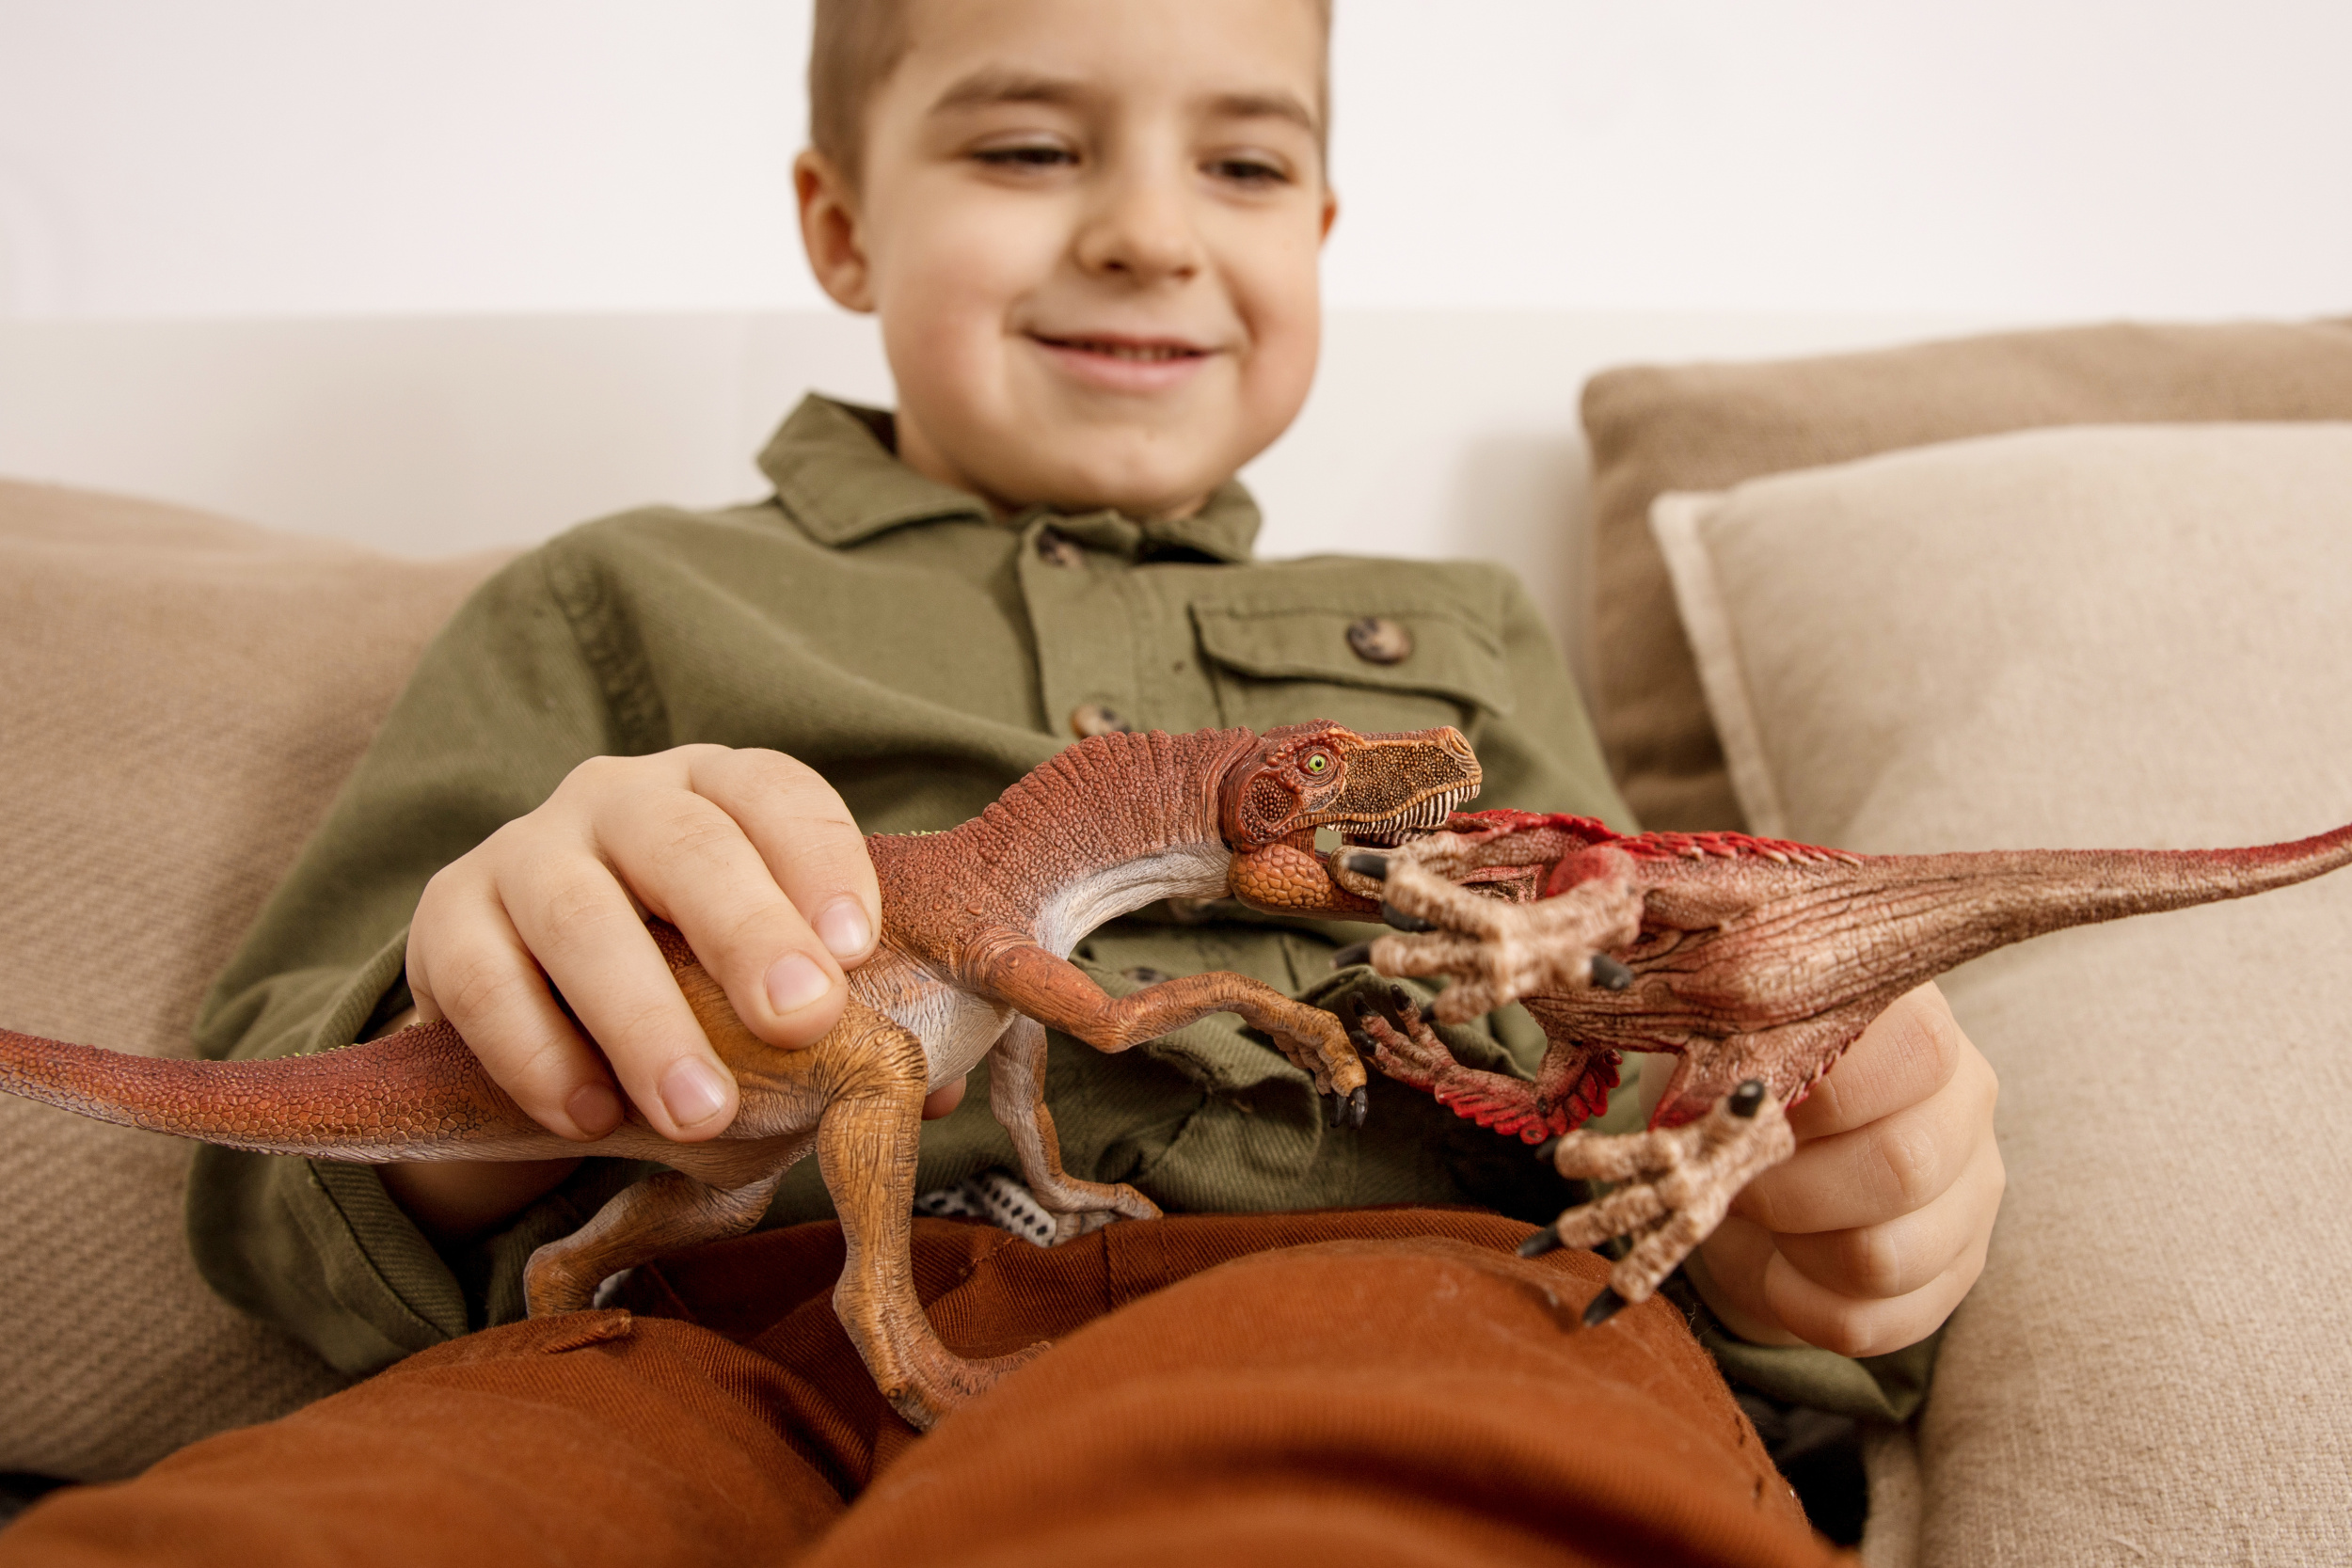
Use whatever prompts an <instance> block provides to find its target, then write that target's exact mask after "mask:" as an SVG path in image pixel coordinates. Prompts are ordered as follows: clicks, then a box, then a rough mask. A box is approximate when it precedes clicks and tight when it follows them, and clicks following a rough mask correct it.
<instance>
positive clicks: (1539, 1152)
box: [1535, 1134, 1562, 1165]
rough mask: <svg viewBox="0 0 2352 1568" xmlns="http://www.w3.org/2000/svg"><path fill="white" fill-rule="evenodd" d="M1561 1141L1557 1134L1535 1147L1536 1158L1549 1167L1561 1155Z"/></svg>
mask: <svg viewBox="0 0 2352 1568" xmlns="http://www.w3.org/2000/svg"><path fill="white" fill-rule="evenodd" d="M1561 1141H1562V1140H1561V1139H1560V1137H1559V1136H1558V1135H1557V1134H1554V1135H1553V1136H1551V1137H1549V1138H1546V1139H1545V1140H1544V1141H1543V1142H1542V1143H1539V1144H1537V1145H1536V1146H1535V1158H1536V1159H1538V1160H1541V1161H1542V1162H1543V1163H1544V1164H1547V1165H1549V1164H1551V1163H1552V1161H1553V1160H1554V1159H1555V1158H1556V1157H1557V1156H1558V1155H1559V1153H1560V1144H1561Z"/></svg>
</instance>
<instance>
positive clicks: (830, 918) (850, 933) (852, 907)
mask: <svg viewBox="0 0 2352 1568" xmlns="http://www.w3.org/2000/svg"><path fill="white" fill-rule="evenodd" d="M817 940H818V941H819V942H823V943H824V944H825V951H826V952H828V953H831V954H832V955H833V956H834V958H856V957H858V956H859V955H860V954H862V953H864V952H865V951H866V948H867V947H868V946H870V945H872V943H873V941H874V927H872V926H871V925H870V924H869V923H868V922H867V921H866V907H865V906H864V905H862V904H860V903H859V902H858V901H857V900H856V899H854V898H840V899H835V900H834V903H833V905H832V906H831V907H830V908H828V909H827V910H826V911H825V912H824V913H822V914H820V915H818V917H817Z"/></svg>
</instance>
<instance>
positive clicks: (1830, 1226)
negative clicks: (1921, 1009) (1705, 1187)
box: [1733, 1049, 1998, 1233]
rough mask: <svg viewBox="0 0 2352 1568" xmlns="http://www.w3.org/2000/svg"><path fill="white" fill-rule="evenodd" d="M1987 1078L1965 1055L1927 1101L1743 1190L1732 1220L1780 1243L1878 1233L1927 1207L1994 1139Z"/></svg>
mask: <svg viewBox="0 0 2352 1568" xmlns="http://www.w3.org/2000/svg"><path fill="white" fill-rule="evenodd" d="M1997 1092H1998V1085H1997V1084H1996V1083H1995V1081H1994V1076H1993V1069H1992V1067H1991V1066H1990V1064H1988V1063H1987V1062H1986V1061H1985V1060H1984V1058H1983V1057H1982V1056H1979V1055H1978V1054H1977V1053H1976V1052H1975V1051H1974V1050H1973V1049H1971V1050H1970V1051H1968V1052H1967V1053H1964V1054H1963V1057H1962V1059H1961V1070H1960V1071H1958V1072H1956V1073H1955V1074H1954V1075H1953V1077H1952V1079H1951V1081H1950V1082H1949V1083H1947V1085H1945V1086H1944V1087H1943V1089H1942V1090H1940V1091H1939V1092H1937V1093H1936V1094H1935V1095H1934V1096H1932V1097H1931V1098H1930V1099H1928V1100H1926V1101H1921V1102H1920V1103H1918V1104H1915V1105H1912V1106H1909V1107H1906V1108H1905V1109H1903V1110H1900V1111H1897V1112H1896V1113H1895V1114H1894V1115H1892V1116H1886V1117H1880V1118H1879V1119H1877V1120H1876V1121H1873V1122H1871V1123H1870V1124H1869V1125H1867V1127H1858V1128H1856V1129H1854V1130H1853V1131H1852V1132H1839V1133H1836V1134H1835V1135H1833V1136H1830V1137H1826V1138H1816V1139H1815V1140H1813V1141H1812V1142H1811V1143H1808V1144H1803V1145H1800V1146H1799V1148H1798V1149H1797V1152H1796V1154H1795V1155H1794V1156H1793V1157H1792V1158H1790V1159H1789V1160H1788V1161H1787V1162H1786V1163H1785V1164H1779V1165H1776V1166H1774V1167H1773V1168H1772V1169H1771V1170H1768V1171H1766V1172H1764V1174H1763V1175H1761V1176H1759V1177H1757V1178H1756V1180H1753V1181H1751V1182H1749V1183H1748V1186H1747V1190H1746V1191H1744V1192H1742V1193H1741V1194H1740V1196H1739V1197H1738V1198H1737V1199H1735V1200H1734V1202H1733V1209H1734V1212H1738V1213H1740V1214H1743V1215H1745V1216H1746V1217H1748V1218H1749V1219H1752V1220H1755V1221H1756V1223H1757V1224H1759V1225H1761V1226H1763V1227H1765V1228H1766V1229H1768V1230H1772V1231H1778V1232H1782V1233H1788V1232H1809V1231H1816V1230H1846V1229H1851V1228H1852V1227H1856V1226H1866V1225H1881V1224H1883V1223H1885V1222H1886V1221H1888V1220H1891V1219H1895V1218H1897V1217H1899V1216H1900V1215H1903V1214H1908V1213H1911V1212H1914V1211H1915V1210H1918V1209H1923V1208H1925V1207H1927V1205H1929V1204H1930V1203H1931V1202H1933V1201H1934V1200H1935V1199H1936V1198H1937V1197H1938V1196H1941V1195H1942V1194H1943V1192H1944V1191H1945V1189H1946V1188H1947V1187H1949V1186H1950V1185H1951V1184H1952V1183H1953V1182H1954V1181H1955V1180H1958V1179H1959V1177H1960V1173H1961V1172H1962V1171H1963V1170H1964V1169H1966V1168H1967V1165H1968V1163H1969V1161H1970V1160H1972V1159H1974V1158H1975V1157H1976V1153H1977V1148H1978V1147H1979V1145H1980V1144H1984V1143H1988V1142H1990V1141H1991V1140H1992V1136H1993V1101H1994V1097H1995V1095H1996V1093H1997Z"/></svg>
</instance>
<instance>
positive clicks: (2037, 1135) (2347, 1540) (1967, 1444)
mask: <svg viewBox="0 0 2352 1568" xmlns="http://www.w3.org/2000/svg"><path fill="white" fill-rule="evenodd" d="M1656 521H1657V525H1658V531H1659V536H1660V538H1661V541H1662V542H1663V544H1664V546H1665V559H1666V560H1667V561H1668V562H1671V563H1672V565H1673V570H1674V579H1673V580H1674V587H1675V590H1676V592H1677V595H1678V596H1679V599H1680V602H1681V604H1682V608H1683V610H1684V613H1685V614H1686V615H1687V616H1688V617H1689V620H1690V622H1691V625H1692V631H1693V635H1694V641H1695V643H1696V646H1697V647H1698V650H1699V653H1700V664H1699V671H1700V673H1701V675H1702V676H1703V678H1704V682H1705V689H1706V691H1707V694H1708V701H1709V703H1710V704H1711V705H1713V707H1714V709H1715V712H1716V714H1717V716H1718V718H1719V719H1720V720H1721V721H1722V725H1721V727H1722V732H1723V735H1724V740H1725V742H1726V745H1727V746H1728V747H1729V749H1730V752H1731V762H1732V775H1733V777H1734V778H1735V779H1737V780H1738V781H1739V782H1740V790H1741V795H1742V799H1743V801H1744V803H1745V805H1746V808H1747V811H1748V815H1749V818H1750V820H1751V821H1753V822H1754V823H1755V824H1756V827H1757V829H1758V830H1759V831H1762V832H1770V833H1775V834H1787V835H1789V836H1792V837H1795V838H1799V839H1805V840H1812V841H1816V842H1820V843H1825V844H1831V845H1837V846H1842V847H1850V848H1853V849H1858V850H1879V851H1904V852H1925V851H1933V850H1943V849H1957V848H1991V847H2009V846H2078V847H2106V846H2117V845H2130V846H2147V847H2191V846H2219V845H2231V844H2246V843H2253V842H2259V841H2265V840H2273V839H2282V838H2292V837H2299V836H2302V835H2305V834H2309V833H2312V832H2320V831H2323V830H2326V829H2328V828H2331V827H2334V826H2337V825H2339V824H2341V823H2343V822H2344V821H2346V820H2347V819H2352V425H2348V424H2305V425H2204V426H2179V427H2164V426H2142V427H2136V428H2135V427H2110V428H2084V429H2072V430H2052V431H2039V432H2032V433H2027V434H2021V435H2013V436H1997V437H1988V438H1981V439H1976V440H1968V441H1960V442H1953V443H1950V444H1947V445H1940V446H1931V447H1922V448H1917V449H1915V450H1912V451H1903V452H1897V453H1892V454H1888V455H1885V456H1881V457H1877V458H1871V459H1868V460H1866V461H1862V462H1858V463H1853V464H1849V465H1843V466H1838V467H1822V468H1815V469H1811V470H1808V471H1804V472H1801V473H1792V474H1786V475H1782V476H1779V477H1776V478H1771V479H1763V480H1758V481H1755V482H1752V483H1746V484H1742V485H1740V486H1738V487H1737V488H1735V489H1733V490H1731V491H1729V492H1728V493H1727V494H1724V495H1719V496H1710V497H1689V496H1682V497H1667V498H1664V499H1661V500H1660V502H1659V503H1658V509H1657V518H1656ZM1945 986H1946V990H1947V992H1948V993H1949V995H1950V997H1951V1000H1952V1003H1953V1006H1954V1007H1955V1009H1956V1010H1957V1012H1958V1013H1959V1016H1960V1018H1961V1021H1962V1022H1963V1025H1964V1026H1965V1027H1966V1028H1967V1030H1968V1032H1969V1034H1970V1036H1971V1037H1972V1038H1974V1039H1975V1041H1976V1042H1977V1044H1978V1045H1979V1047H1980V1048H1982V1049H1983V1051H1984V1053H1986V1055H1987V1056H1989V1057H1990V1058H1991V1059H1992V1061H1993V1064H1994V1068H1995V1069H1997V1070H1998V1072H1999V1074H2000V1077H2001V1085H2002V1092H2001V1101H2000V1110H1999V1134H2000V1139H2001V1150H2002V1155H2003V1158H2004V1159H2005V1160H2006V1161H2007V1163H2008V1168H2009V1176H2010V1188H2009V1194H2008V1196H2007V1199H2006V1201H2005V1203H2004V1205H2003V1209H2002V1212H2001V1217H2000V1221H1999V1224H1998V1226H1997V1227H1996V1229H1995V1231H1994V1238H1993V1246H1992V1251H1991V1256H1990V1259H1989V1260H1988V1262H1987V1264H1986V1268H1985V1273H1984V1275H1983V1278H1982V1280H1981V1282H1980V1283H1979V1285H1978V1287H1977V1289H1976V1290H1975V1291H1974V1292H1973V1293H1972V1294H1971V1295H1970V1297H1969V1298H1968V1300H1967V1301H1966V1302H1965V1303H1963V1306H1962V1307H1961V1309H1960V1311H1959V1312H1958V1313H1957V1314H1956V1315H1955V1316H1954V1319H1953V1321H1952V1324H1951V1328H1950V1331H1949V1334H1948V1336H1947V1339H1946V1341H1945V1345H1944V1350H1943V1355H1942V1360H1941V1362H1940V1364H1939V1366H1938V1369H1937V1372H1936V1380H1935V1386H1934V1388H1933V1390H1932V1392H1931V1395H1930V1397H1929V1401H1928V1404H1927V1407H1926V1410H1925V1411H1924V1413H1923V1414H1922V1416H1921V1418H1920V1422H1919V1428H1918V1438H1919V1451H1920V1456H1921V1461H1922V1465H1923V1470H1922V1475H1923V1481H1924V1495H1923V1528H1922V1538H1921V1547H1922V1556H1921V1560H1923V1561H1925V1562H1928V1563H1943V1562H1957V1561H1967V1562H1971V1563H1983V1562H2017V1563H2035V1564H2072V1563H2091V1562H2113V1561H2118V1560H2140V1559H2142V1558H2162V1559H2164V1560H2169V1561H2184V1562H2214V1561H2224V1560H2227V1561H2252V1560H2262V1561H2294V1562H2315V1561H2343V1560H2346V1559H2347V1558H2352V1513H2347V1512H2346V1511H2345V1509H2344V1498H2345V1497H2352V1440H2347V1433H2352V1379H2348V1378H2347V1377H2346V1376H2345V1372H2346V1369H2347V1358H2346V1354H2345V1352H2344V1325H2343V1321H2342V1320H2343V1312H2344V1302H2345V1301H2346V1300H2348V1299H2352V1205H2346V1204H2345V1203H2344V1201H2343V1196H2342V1195H2343V1194H2344V1192H2345V1191H2346V1190H2347V1183H2352V870H2344V871H2340V872H2337V873H2335V874H2333V875H2331V876H2328V877H2326V878H2322V879H2318V880H2316V881H2312V882H2308V883H2305V884H2302V885H2300V886H2296V887H2293V888H2289V889H2286V890H2284V891H2280V892H2275V893H2271V894H2268V895H2264V896H2262V897H2260V898H2257V899H2252V900H2249V901H2247V902H2243V903H2228V904H2218V905H2210V906H2206V907H2204V908H2201V909H2196V910H2190V911H2181V912H2176V913H2171V914H2164V915H2156V916H2150V917H2147V918H2143V919H2138V920H2131V921H2125V922H2122V923H2121V924H2118V925H2114V926H2105V927H2087V928H2082V929H2077V930H2074V931H2070V932H2065V933H2061V934H2059V935H2057V936H2053V937H2048V938H2044V939H2042V940H2041V941H2037V942H2028V943H2026V944H2024V945H2022V946H2019V947H2014V948H2010V949H2008V950H2006V951H2004V952H2002V953H1999V954H1996V955H1994V956H1993V957H1991V958H1986V959H1983V960H1980V961H1979V963H1977V964H1974V965H1971V966H1969V967H1967V968H1965V969H1963V970H1961V971H1958V972H1956V973H1955V974H1952V975H1951V976H1950V977H1948V978H1947V980H1946V982H1945Z"/></svg>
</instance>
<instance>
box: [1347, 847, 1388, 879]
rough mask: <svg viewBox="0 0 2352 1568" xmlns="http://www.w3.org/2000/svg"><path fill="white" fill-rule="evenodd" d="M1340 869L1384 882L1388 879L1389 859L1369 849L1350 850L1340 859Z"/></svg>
mask: <svg viewBox="0 0 2352 1568" xmlns="http://www.w3.org/2000/svg"><path fill="white" fill-rule="evenodd" d="M1340 869H1341V870H1343V871H1353V872H1354V873H1356V875H1357V876H1359V877H1369V878H1371V879H1373V880H1374V881H1375V882H1385V881H1387V880H1388V879H1389V857H1388V856H1386V855H1383V854H1378V853H1375V851H1373V850H1370V849H1350V850H1348V851H1347V852H1346V853H1345V854H1343V855H1342V856H1341V857H1340Z"/></svg>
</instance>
